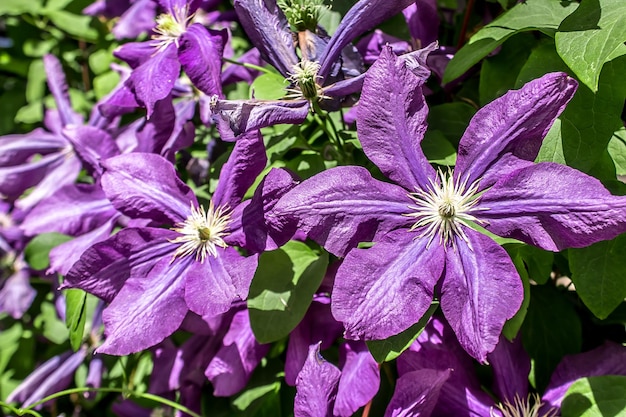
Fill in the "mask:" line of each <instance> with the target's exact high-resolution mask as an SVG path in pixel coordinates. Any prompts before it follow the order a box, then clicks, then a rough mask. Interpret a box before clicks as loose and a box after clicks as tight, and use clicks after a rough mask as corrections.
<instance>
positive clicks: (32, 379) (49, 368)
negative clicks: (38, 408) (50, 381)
mask: <svg viewBox="0 0 626 417" xmlns="http://www.w3.org/2000/svg"><path fill="white" fill-rule="evenodd" d="M71 355H72V353H71V352H63V353H62V354H60V355H56V356H53V357H51V358H50V359H48V360H47V361H45V362H44V363H43V364H41V365H40V366H39V367H37V368H36V369H35V370H34V371H33V372H32V373H31V374H30V375H28V376H27V377H26V378H25V379H24V380H23V381H22V383H21V384H20V385H18V386H17V387H16V388H15V389H14V390H13V391H12V392H11V393H10V394H9V396H8V397H7V399H6V402H7V403H9V404H10V403H12V402H18V403H23V402H24V400H26V398H28V396H30V394H31V393H32V392H33V391H35V389H36V388H37V387H38V386H39V385H40V384H41V383H42V382H43V381H45V380H46V378H47V377H48V376H49V375H50V374H51V373H52V372H54V370H55V369H58V368H59V366H61V365H62V364H63V363H64V362H65V361H67V358H69V357H70V356H71Z"/></svg>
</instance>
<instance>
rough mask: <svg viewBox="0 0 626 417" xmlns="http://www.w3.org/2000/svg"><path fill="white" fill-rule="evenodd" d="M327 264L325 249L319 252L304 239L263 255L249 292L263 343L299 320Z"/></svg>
mask: <svg viewBox="0 0 626 417" xmlns="http://www.w3.org/2000/svg"><path fill="white" fill-rule="evenodd" d="M327 265H328V254H327V253H326V252H323V253H322V255H318V254H316V253H315V252H314V251H313V250H312V249H311V248H309V247H308V246H307V245H305V244H304V243H302V242H296V241H291V242H288V243H287V244H286V245H285V246H283V247H282V248H280V249H277V250H274V251H270V252H264V253H262V254H261V256H260V258H259V266H258V268H257V270H256V273H255V274H254V278H253V279H252V284H251V285H250V293H249V295H248V308H249V310H250V325H251V327H252V331H253V332H254V335H255V336H256V338H257V340H258V341H259V342H260V343H269V342H274V341H277V340H279V339H281V338H283V337H285V336H287V335H288V334H289V333H290V332H291V331H292V330H293V329H294V328H295V327H296V326H297V325H298V323H300V321H301V320H302V318H303V317H304V314H305V313H306V311H307V309H308V308H309V305H310V304H311V301H312V299H313V294H314V293H315V291H316V290H317V289H318V288H319V286H320V283H321V282H322V279H323V278H324V273H325V272H326V266H327Z"/></svg>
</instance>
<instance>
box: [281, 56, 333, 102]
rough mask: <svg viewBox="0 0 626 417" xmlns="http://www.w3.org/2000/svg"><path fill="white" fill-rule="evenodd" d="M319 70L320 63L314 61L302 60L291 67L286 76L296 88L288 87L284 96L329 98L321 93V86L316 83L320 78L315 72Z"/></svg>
mask: <svg viewBox="0 0 626 417" xmlns="http://www.w3.org/2000/svg"><path fill="white" fill-rule="evenodd" d="M319 70H320V64H319V63H317V62H315V61H308V60H303V61H301V62H300V63H299V64H296V65H294V66H293V68H292V72H291V73H290V74H289V78H287V79H288V80H289V81H290V82H292V83H293V84H294V85H295V86H296V87H297V88H289V89H287V91H288V92H289V94H288V95H287V97H286V98H289V99H295V98H305V99H307V100H318V99H323V98H329V97H326V96H324V95H323V90H322V87H321V86H320V85H319V84H318V80H319V79H320V78H321V77H320V76H319V75H318V74H317V72H318V71H319Z"/></svg>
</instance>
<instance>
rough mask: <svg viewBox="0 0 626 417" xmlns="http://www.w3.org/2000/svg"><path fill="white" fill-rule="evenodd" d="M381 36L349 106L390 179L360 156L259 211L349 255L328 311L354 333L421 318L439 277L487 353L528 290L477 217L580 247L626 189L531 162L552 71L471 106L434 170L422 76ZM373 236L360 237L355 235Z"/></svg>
mask: <svg viewBox="0 0 626 417" xmlns="http://www.w3.org/2000/svg"><path fill="white" fill-rule="evenodd" d="M407 66H408V65H405V63H404V61H402V60H400V59H398V58H397V57H396V56H395V55H393V53H392V52H391V51H390V48H387V49H386V50H385V51H383V53H382V54H381V57H380V58H379V60H378V61H377V62H376V63H375V64H374V65H373V66H372V68H371V69H370V70H369V71H368V73H367V77H366V80H365V83H364V85H363V93H362V96H361V102H360V105H359V111H358V115H357V128H358V133H359V139H360V141H361V144H362V146H363V150H364V151H365V153H366V154H367V156H368V157H369V158H370V159H371V160H372V161H373V162H374V163H375V164H376V165H377V166H378V167H379V168H380V170H381V171H382V172H383V174H385V175H386V176H387V177H388V178H390V179H391V180H392V181H394V182H395V183H396V184H392V183H388V182H381V181H378V180H376V179H374V178H372V176H371V174H370V173H369V172H368V171H367V170H366V169H364V168H362V167H353V166H348V167H337V168H333V169H330V170H328V171H324V172H322V173H320V174H318V175H316V176H314V177H312V178H310V179H308V180H306V181H304V182H302V183H301V184H300V185H298V186H296V187H295V188H294V189H293V190H291V191H289V192H288V193H286V194H285V195H284V196H283V197H282V198H281V199H280V200H279V202H278V203H277V204H276V205H275V207H274V210H273V212H271V213H270V215H268V222H269V223H270V224H272V225H273V227H274V228H275V229H276V230H279V231H280V230H282V231H283V232H284V233H285V235H288V234H289V233H288V232H292V231H293V230H295V229H296V228H298V229H300V230H302V231H303V232H305V233H307V234H308V236H309V237H310V238H312V239H314V240H316V241H317V242H319V243H320V244H322V245H323V246H324V247H325V248H326V249H327V250H328V251H329V252H331V253H333V254H335V255H337V256H342V257H343V256H345V260H344V262H343V264H342V265H341V267H340V268H339V271H338V272H337V276H336V279H335V285H334V288H333V293H332V312H333V315H334V316H335V318H336V319H337V320H339V321H341V322H342V323H343V324H344V326H345V327H346V332H345V336H346V337H347V338H350V339H366V340H369V339H385V338H387V337H389V336H392V335H394V334H397V333H400V332H402V331H404V330H406V329H407V328H409V327H410V326H411V325H413V324H414V323H416V322H417V321H418V320H419V319H420V317H421V316H422V315H423V314H424V313H425V312H426V310H427V309H428V308H429V306H430V304H431V302H432V299H433V296H434V294H435V288H437V289H438V293H439V294H438V295H439V299H440V302H441V308H442V310H443V313H444V315H445V316H446V318H447V319H448V321H449V322H450V324H451V326H452V328H453V329H454V331H455V333H456V335H457V338H458V340H459V342H460V343H461V345H462V346H463V347H464V348H465V349H466V350H467V352H468V353H470V354H471V355H472V356H473V357H475V358H476V359H478V360H480V361H485V360H486V355H487V353H489V352H491V351H492V350H493V349H494V348H495V346H496V344H497V342H498V339H499V335H500V332H501V330H502V327H503V325H504V323H505V321H506V320H508V319H510V318H511V317H513V315H514V314H515V313H516V312H517V310H518V309H519V307H520V304H521V302H522V299H523V289H522V283H521V280H520V278H519V275H518V273H517V271H516V269H515V267H514V265H513V263H512V261H511V260H510V258H509V256H508V255H507V253H506V252H505V251H504V249H503V248H502V247H501V246H500V245H498V244H497V243H496V242H494V240H493V239H492V238H490V237H489V236H488V235H486V234H484V233H482V232H481V231H480V230H484V229H487V230H488V231H489V232H491V233H494V234H496V235H500V236H503V237H507V238H515V239H519V240H521V241H524V242H526V243H529V244H532V245H536V246H539V247H541V248H543V249H546V250H553V251H557V250H561V249H564V248H568V247H582V246H586V245H590V244H592V243H594V242H597V241H600V240H606V239H611V238H613V237H615V236H616V235H618V234H620V233H622V232H624V231H625V230H626V220H625V214H626V213H625V210H626V199H624V198H623V197H616V196H613V195H611V194H610V193H609V192H608V191H607V190H606V189H605V188H604V187H603V186H602V184H601V183H600V182H599V181H598V180H596V179H595V178H592V177H590V176H588V175H585V174H583V173H581V172H579V171H576V170H574V169H572V168H570V167H567V166H564V165H558V164H554V163H538V164H536V163H534V162H533V161H534V159H535V157H536V156H537V153H538V151H539V148H540V146H541V142H542V140H543V137H544V136H545V135H546V133H547V131H548V129H549V128H550V126H551V125H552V123H553V121H554V120H555V118H556V117H557V116H558V115H559V114H560V113H561V111H562V110H563V108H564V107H565V105H566V104H567V102H568V101H569V100H570V99H571V97H572V96H573V94H574V91H575V90H576V86H577V84H576V81H575V80H573V79H572V78H570V77H568V76H567V75H566V74H562V73H554V74H547V75H545V76H544V77H542V78H540V79H537V80H534V81H531V82H529V83H528V84H526V85H525V86H524V87H522V89H520V90H517V91H510V92H508V93H507V94H505V95H504V96H503V97H500V98H499V99H497V100H495V101H494V102H492V103H490V104H488V105H487V106H485V107H484V108H483V109H481V110H480V111H478V113H477V114H476V115H475V116H474V118H473V119H472V121H471V122H470V125H469V127H468V128H467V130H466V132H465V134H464V136H463V138H462V139H461V141H460V144H459V151H458V159H457V165H456V167H455V169H454V171H452V170H443V171H442V170H439V172H437V171H436V170H435V169H434V168H433V167H432V166H431V165H430V164H429V163H428V161H427V160H426V158H425V156H424V154H423V152H422V149H421V147H420V142H421V140H422V138H423V136H424V133H425V131H426V116H427V112H428V108H427V107H426V103H425V101H424V96H423V94H422V85H423V83H424V80H425V77H424V76H422V77H420V76H416V75H415V74H416V73H420V71H419V69H417V70H416V69H415V68H411V70H409V69H408V68H407ZM362 241H373V242H375V245H374V246H373V247H371V248H369V249H357V248H355V247H356V245H357V244H358V243H359V242H362Z"/></svg>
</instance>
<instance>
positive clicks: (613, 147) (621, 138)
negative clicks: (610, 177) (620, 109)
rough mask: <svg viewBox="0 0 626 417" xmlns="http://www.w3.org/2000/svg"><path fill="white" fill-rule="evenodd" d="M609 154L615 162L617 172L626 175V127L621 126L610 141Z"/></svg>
mask: <svg viewBox="0 0 626 417" xmlns="http://www.w3.org/2000/svg"><path fill="white" fill-rule="evenodd" d="M609 154H610V155H611V158H612V159H613V162H614V163H615V173H616V174H617V175H626V128H624V127H623V126H622V127H620V128H619V129H618V130H617V131H616V132H615V133H613V136H612V137H611V140H610V141H609Z"/></svg>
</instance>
